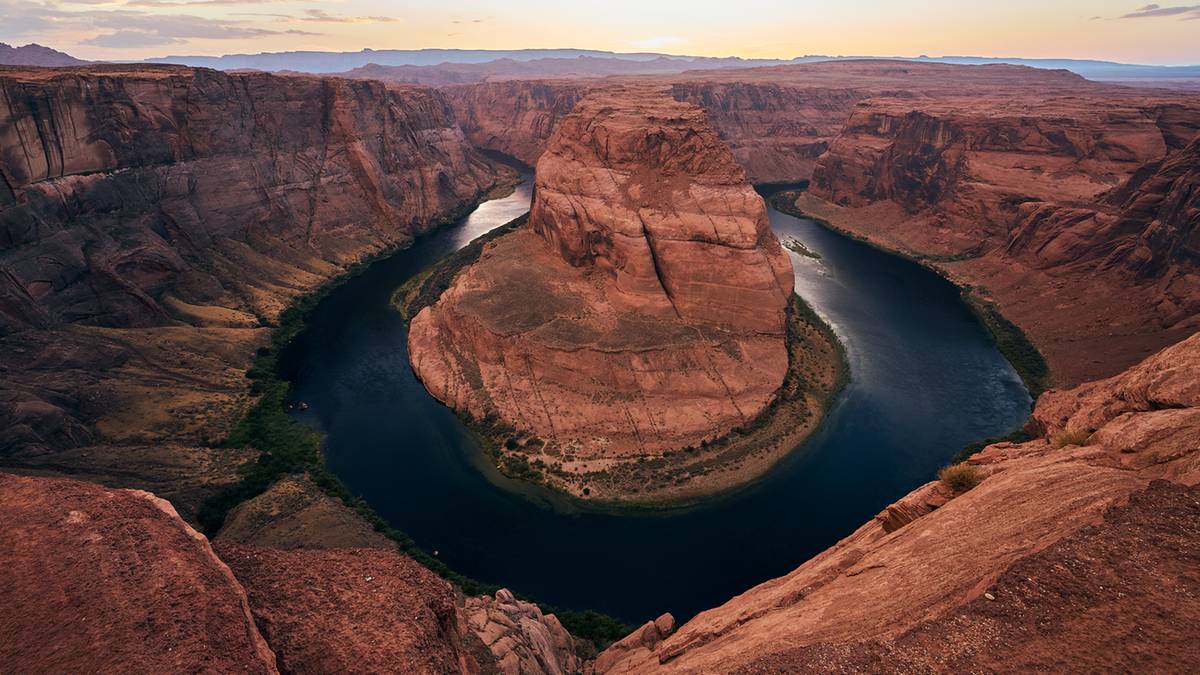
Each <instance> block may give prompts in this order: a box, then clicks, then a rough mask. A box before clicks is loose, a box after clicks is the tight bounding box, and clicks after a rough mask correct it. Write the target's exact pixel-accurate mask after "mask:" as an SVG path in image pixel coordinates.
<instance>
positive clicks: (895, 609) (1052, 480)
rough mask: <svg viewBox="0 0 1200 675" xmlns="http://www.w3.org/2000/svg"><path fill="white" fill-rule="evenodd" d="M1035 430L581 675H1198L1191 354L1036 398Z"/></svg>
mask: <svg viewBox="0 0 1200 675" xmlns="http://www.w3.org/2000/svg"><path fill="white" fill-rule="evenodd" d="M1030 430H1031V433H1033V434H1034V436H1035V437H1034V439H1033V440H1030V441H1027V442H1023V443H1000V444H996V445H992V446H989V447H988V448H986V449H984V450H983V451H982V452H980V453H979V454H977V455H975V456H974V457H972V458H971V459H970V460H969V461H968V464H967V466H968V467H969V469H966V470H965V472H966V473H967V475H969V476H970V480H969V481H967V482H966V483H965V484H960V485H959V487H958V489H957V490H956V489H955V488H952V487H950V485H949V484H948V483H943V482H933V483H929V484H927V485H924V486H922V487H920V488H918V489H916V490H914V491H913V492H912V493H910V494H909V495H907V496H906V497H904V498H903V499H901V500H900V501H898V502H896V503H895V504H892V505H891V506H889V507H888V508H887V509H885V510H884V511H883V512H882V513H880V514H879V515H878V516H876V518H875V519H874V520H872V521H871V522H868V523H867V524H865V525H863V526H862V527H861V528H859V529H858V530H857V531H856V532H854V533H853V534H852V535H850V536H849V537H847V538H846V539H844V540H842V541H841V542H839V543H838V544H837V545H836V546H834V547H832V548H830V549H828V550H827V551H825V552H824V553H822V554H820V555H818V556H817V557H815V558H813V559H812V560H810V561H809V562H807V563H805V564H804V565H802V566H800V567H799V568H797V569H796V570H795V571H793V572H791V573H790V574H787V575H785V576H782V577H780V578H778V579H773V580H771V581H768V582H766V583H764V584H761V585H759V586H756V587H755V588H752V589H750V590H748V591H747V592H745V593H743V594H742V595H740V596H738V597H736V598H734V599H732V600H730V601H729V602H728V603H726V604H724V605H722V606H720V607H717V608H715V609H712V610H709V611H706V612H703V613H701V614H700V615H698V616H697V617H696V618H694V619H692V620H691V621H689V622H688V623H686V624H684V625H683V626H682V627H680V628H679V630H678V631H676V632H675V633H674V634H673V635H670V636H669V637H667V636H665V635H663V634H662V632H661V631H652V630H649V629H650V627H651V626H652V625H651V624H648V625H647V626H646V627H643V629H642V630H640V631H639V632H638V633H635V634H634V636H631V638H626V639H625V640H622V641H621V642H619V643H617V644H615V645H614V646H613V647H612V648H610V649H609V650H607V651H606V652H604V653H603V654H601V655H600V656H599V658H598V659H597V661H596V663H595V672H597V673H654V672H669V673H705V672H739V673H778V672H809V671H829V670H835V671H847V672H859V671H869V672H914V671H916V672H924V671H930V670H932V671H942V670H946V671H958V670H963V669H973V668H982V669H984V670H989V671H993V670H994V671H998V672H1009V671H1021V670H1028V669H1035V670H1045V669H1050V670H1055V671H1058V670H1077V669H1079V668H1083V669H1100V670H1106V669H1111V668H1118V669H1126V668H1128V669H1134V670H1140V669H1148V670H1156V671H1161V672H1186V671H1189V670H1192V669H1194V668H1195V667H1196V665H1197V663H1196V660H1197V655H1196V653H1195V650H1193V649H1191V648H1190V645H1191V642H1192V641H1193V640H1194V639H1195V627H1196V625H1197V622H1198V621H1200V576H1197V573H1196V570H1197V569H1198V567H1197V565H1198V564H1200V530H1198V529H1197V525H1198V524H1200V507H1198V506H1197V500H1198V499H1200V488H1198V487H1197V484H1200V334H1197V335H1194V336H1193V337H1191V338H1189V339H1187V340H1185V341H1183V342H1181V343H1179V344H1177V345H1174V346H1172V347H1169V348H1167V349H1165V350H1163V351H1162V352H1160V353H1158V354H1156V355H1154V356H1153V357H1151V358H1149V359H1147V360H1146V361H1144V362H1143V363H1141V364H1138V365H1136V366H1134V367H1133V368H1131V369H1129V370H1128V371H1126V372H1124V373H1122V374H1120V375H1118V376H1115V377H1113V378H1111V379H1107V380H1102V381H1099V382H1091V383H1088V384H1085V385H1082V386H1080V387H1078V388H1076V389H1071V390H1066V391H1059V390H1054V391H1050V392H1047V393H1046V394H1044V395H1043V396H1042V397H1041V398H1040V399H1039V401H1038V404H1037V408H1036V410H1035V411H1034V416H1033V419H1032V420H1031V423H1030Z"/></svg>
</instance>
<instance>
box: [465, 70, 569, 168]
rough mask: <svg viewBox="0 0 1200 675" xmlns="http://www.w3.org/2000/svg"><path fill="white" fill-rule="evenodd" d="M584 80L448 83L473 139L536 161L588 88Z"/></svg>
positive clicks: (475, 142) (482, 146)
mask: <svg viewBox="0 0 1200 675" xmlns="http://www.w3.org/2000/svg"><path fill="white" fill-rule="evenodd" d="M587 89H588V85H587V84H586V83H582V82H572V81H568V80H561V81H548V82H543V81H521V80H513V81H508V82H486V83H482V84H476V85H470V86H461V87H446V88H445V89H443V90H442V91H443V92H444V93H445V95H446V98H447V99H448V100H449V101H450V104H451V105H452V106H453V107H454V113H455V116H456V117H457V119H458V122H459V125H460V126H461V127H462V129H463V132H464V133H465V134H466V135H467V138H468V139H470V140H471V142H472V143H474V144H475V145H477V146H479V147H481V148H487V149H489V150H496V151H498V152H503V153H505V154H507V155H511V156H513V157H516V158H517V159H519V160H521V161H522V162H524V163H526V164H528V165H529V166H533V165H535V164H537V161H538V157H540V156H541V154H542V151H544V150H545V149H546V144H547V143H548V142H549V141H550V136H551V135H552V134H553V133H554V129H555V127H556V126H558V123H559V121H560V120H562V119H563V118H565V117H566V116H567V115H569V114H570V113H571V111H572V110H574V108H575V104H576V103H578V102H579V99H581V98H583V96H584V94H585V93H586V92H587Z"/></svg>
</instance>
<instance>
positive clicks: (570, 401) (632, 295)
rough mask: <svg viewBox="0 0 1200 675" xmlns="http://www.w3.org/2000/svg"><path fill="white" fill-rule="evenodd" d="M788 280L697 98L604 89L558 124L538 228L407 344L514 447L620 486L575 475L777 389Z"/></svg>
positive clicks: (654, 446)
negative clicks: (506, 430) (505, 432)
mask: <svg viewBox="0 0 1200 675" xmlns="http://www.w3.org/2000/svg"><path fill="white" fill-rule="evenodd" d="M792 284H793V278H792V271H791V265H790V262H789V260H788V258H787V255H786V253H785V252H784V251H783V249H782V247H781V246H780V245H779V242H778V241H777V240H776V239H775V237H774V235H773V234H772V232H771V230H770V227H769V224H768V222H767V218H766V211H765V208H764V205H763V202H762V199H761V198H760V197H759V196H758V195H757V194H756V193H755V192H754V191H753V190H752V189H751V188H750V186H749V185H747V184H746V182H745V177H744V173H743V171H742V170H741V168H740V167H739V166H738V165H737V164H736V162H735V161H734V160H733V157H732V155H731V154H730V152H729V150H728V149H727V148H726V147H725V146H724V144H722V143H721V141H720V140H719V139H718V138H717V136H716V134H715V133H714V132H713V130H712V128H711V127H710V126H709V125H708V123H707V120H706V119H705V115H704V113H703V111H701V110H700V109H699V108H697V107H695V106H691V105H687V104H681V103H678V102H676V101H674V100H672V99H671V98H669V96H667V95H666V93H665V92H663V91H662V90H659V89H653V88H651V89H646V88H630V89H617V90H609V91H605V92H601V93H597V94H595V95H593V96H590V97H588V98H585V99H584V100H583V101H581V102H580V103H579V105H578V106H576V109H575V112H574V113H572V114H571V115H570V116H569V117H568V118H567V119H565V120H564V121H563V122H562V123H561V124H560V125H559V127H558V131H557V132H556V134H555V137H554V140H553V141H552V142H551V145H550V149H549V150H547V151H546V152H545V153H544V154H543V155H542V156H541V159H540V160H539V161H538V167H537V178H536V191H535V198H534V204H533V209H532V211H531V214H530V218H529V225H528V227H526V228H522V229H519V230H517V231H516V232H514V233H512V234H509V235H506V236H504V237H502V238H501V239H499V240H498V241H495V242H493V243H491V244H489V245H488V246H487V247H486V248H485V249H484V251H483V253H482V255H481V257H480V259H479V261H478V262H476V263H475V264H473V265H471V266H470V267H468V268H467V269H465V270H464V271H462V272H461V273H460V274H459V275H458V277H457V278H456V279H455V280H454V283H453V284H452V285H451V287H450V289H449V290H447V291H446V292H445V294H443V295H442V297H441V299H440V300H439V301H438V302H437V303H436V304H434V305H433V306H430V307H428V308H426V309H424V310H422V311H421V312H420V313H419V314H418V315H417V316H416V317H415V318H414V319H413V321H412V326H411V331H410V335H409V348H410V350H411V357H412V362H413V366H414V368H415V370H416V372H417V374H418V375H419V377H420V378H421V380H422V382H424V383H425V386H426V387H427V388H428V389H429V390H430V392H431V393H433V395H434V396H436V397H437V398H439V399H440V400H442V401H444V402H445V403H447V404H448V405H450V406H451V407H453V408H455V409H456V410H459V411H462V412H464V413H466V414H467V415H469V416H470V417H472V418H474V419H475V420H477V421H481V422H485V423H498V424H499V425H503V426H507V427H511V428H512V430H513V433H512V435H511V437H510V438H509V440H508V442H507V444H508V445H509V446H510V447H509V448H508V449H509V450H515V449H518V447H517V446H519V450H520V452H519V453H518V454H519V455H520V457H519V460H520V461H523V462H525V463H534V464H535V466H537V465H544V466H545V467H547V469H546V472H547V475H548V476H549V477H550V478H551V480H552V481H555V482H556V483H557V484H559V485H560V486H563V487H566V488H567V489H569V490H571V491H572V492H575V493H577V494H581V495H591V496H597V497H599V496H606V497H609V498H614V497H618V498H619V497H623V496H628V495H622V494H617V493H615V492H610V494H607V495H600V494H597V491H598V490H600V489H601V488H599V487H598V486H591V487H589V486H588V485H585V484H584V482H580V481H577V480H572V476H573V475H576V476H577V475H581V474H585V473H597V472H606V471H612V470H614V467H616V466H617V465H619V464H621V463H628V462H636V461H637V460H638V459H639V458H640V459H642V460H645V459H649V458H654V459H661V458H662V457H663V455H664V453H669V452H671V451H674V450H678V449H680V448H685V447H689V446H691V447H692V449H693V450H695V449H696V448H698V447H699V446H701V445H702V444H703V443H704V442H706V441H710V440H713V439H715V438H717V437H719V436H722V435H724V434H726V433H728V432H729V431H730V430H731V429H733V428H735V427H740V426H742V425H746V424H748V423H750V422H752V421H753V420H755V418H756V417H757V416H758V415H759V414H760V413H762V412H763V411H764V410H765V409H766V408H767V407H768V406H769V405H770V404H771V403H772V402H773V401H775V399H776V397H777V393H778V391H779V388H780V386H781V384H782V383H783V380H784V376H785V374H786V372H787V371H788V367H789V354H788V347H787V344H786V343H787V341H786V339H785V338H786V333H787V316H788V303H789V298H790V297H791V294H792ZM833 358H834V359H836V357H833ZM503 426H502V428H503ZM502 440H503V439H502ZM666 468H667V469H669V468H670V467H666ZM676 478H678V479H680V481H681V482H685V481H686V478H687V477H686V476H680V477H676ZM585 487H586V488H588V492H586V493H585V492H583V490H584V488H585ZM593 487H596V488H597V489H596V490H593V489H592V488H593ZM609 490H610V491H611V490H616V491H617V492H619V491H620V489H618V488H609Z"/></svg>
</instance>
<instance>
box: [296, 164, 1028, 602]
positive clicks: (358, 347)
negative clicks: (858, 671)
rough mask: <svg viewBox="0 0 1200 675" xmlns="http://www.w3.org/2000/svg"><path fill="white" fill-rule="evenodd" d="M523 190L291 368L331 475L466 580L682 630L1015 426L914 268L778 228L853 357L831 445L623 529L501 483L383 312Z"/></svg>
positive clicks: (376, 274)
mask: <svg viewBox="0 0 1200 675" xmlns="http://www.w3.org/2000/svg"><path fill="white" fill-rule="evenodd" d="M529 198H530V187H529V184H528V183H526V184H525V185H523V186H522V187H521V188H519V189H518V191H517V192H516V193H515V194H514V195H513V196H511V197H509V198H506V199H502V200H497V201H493V202H489V203H487V204H484V205H483V206H482V207H480V208H479V209H478V210H477V211H475V212H474V213H473V214H472V215H471V216H469V217H468V218H466V219H465V220H464V221H463V222H462V223H461V224H459V225H457V226H454V227H451V228H447V229H444V230H442V231H439V232H438V233H436V234H434V235H432V236H430V237H427V238H425V239H422V240H421V241H419V242H418V243H417V245H416V246H414V247H413V248H411V249H409V250H407V251H403V252H401V253H399V254H397V255H396V256H394V257H392V258H389V259H388V260H385V261H383V262H380V263H378V264H377V265H375V266H373V267H372V268H371V269H369V270H368V271H367V273H366V274H364V275H363V276H361V277H359V278H357V279H355V280H353V281H351V282H349V283H347V284H345V285H344V286H342V287H340V288H339V289H338V290H337V291H335V292H334V293H333V294H331V295H330V296H329V297H328V298H327V299H326V300H325V301H324V302H323V303H322V304H321V306H320V307H318V309H317V310H316V312H315V313H314V315H313V317H312V321H311V325H310V328H309V329H308V330H307V331H306V332H305V333H304V334H303V335H302V336H301V337H300V338H299V339H298V340H297V341H296V342H295V343H294V344H293V346H292V348H291V349H290V350H289V351H288V353H287V354H286V355H285V359H284V362H285V366H284V368H285V374H286V375H287V376H288V377H289V378H290V379H291V380H292V382H293V383H294V386H295V389H296V393H297V396H298V398H300V399H301V400H303V401H306V402H307V403H309V404H310V406H311V407H310V409H309V410H308V411H307V412H305V413H304V417H305V419H306V420H307V421H309V422H310V423H312V424H314V425H315V426H317V427H318V428H320V429H321V430H322V431H324V432H325V433H326V434H327V443H326V457H327V461H328V464H329V466H330V468H331V469H332V470H333V471H334V472H336V473H337V474H338V475H339V476H340V477H341V478H342V479H343V480H344V481H345V482H346V484H347V485H349V487H350V488H351V489H352V490H354V491H355V492H357V493H359V494H361V495H363V496H364V497H365V498H366V499H367V501H368V502H369V503H370V504H371V505H372V506H373V507H374V508H375V509H376V510H377V511H378V512H379V513H380V514H381V515H383V516H384V517H385V518H387V519H388V520H389V521H390V522H391V523H392V524H393V525H394V526H395V527H397V528H398V529H400V530H403V531H405V532H407V533H408V534H410V535H411V536H412V537H413V538H414V539H415V540H416V541H417V542H418V543H419V544H421V545H422V546H423V547H424V548H426V549H427V550H429V551H435V550H436V551H438V555H439V556H440V557H441V558H442V559H443V560H445V561H446V562H447V563H448V564H449V565H450V566H451V567H452V568H454V569H456V570H458V571H459V572H462V573H463V574H466V575H469V576H472V577H475V578H478V579H480V580H483V581H488V582H493V583H497V584H502V585H505V586H508V587H510V588H513V589H515V590H518V591H520V592H523V593H527V594H530V595H532V596H534V597H536V598H538V599H539V600H543V601H545V602H548V603H552V604H555V605H562V606H567V607H573V608H594V609H598V610H601V611H604V612H608V613H610V614H613V615H616V616H618V617H620V618H623V619H625V620H627V621H630V622H640V621H644V620H646V619H648V618H652V617H654V616H656V615H658V614H659V613H661V612H663V611H671V612H673V613H674V614H675V616H676V617H677V618H679V619H684V618H687V617H690V616H691V615H693V614H694V613H696V612H697V611H699V610H701V609H705V608H708V607H712V606H714V605H717V604H719V603H721V602H724V601H725V600H727V599H729V598H730V597H732V596H733V595H736V594H737V593H740V592H742V591H744V590H746V589H747V588H749V587H750V586H752V585H754V584H756V583H759V582H761V581H764V580H766V579H769V578H771V577H774V576H778V575H780V574H783V573H785V572H787V571H789V570H791V569H793V568H795V567H796V566H797V565H798V564H799V563H801V562H803V561H804V560H805V559H807V558H809V557H811V556H812V555H814V554H816V553H818V552H820V551H821V550H823V549H825V548H827V547H828V546H830V545H831V544H833V543H835V542H836V541H837V540H838V539H840V538H841V537H844V536H845V535H847V534H849V533H850V532H852V531H853V530H854V529H855V528H856V527H857V526H858V525H860V524H861V523H863V522H864V521H865V520H867V519H868V518H870V517H872V516H873V515H875V514H876V513H877V512H879V510H881V509H882V508H883V507H884V506H886V505H887V504H888V503H890V502H892V501H894V500H895V499H896V498H898V497H900V496H901V495H903V494H905V493H906V492H908V491H909V490H911V489H912V488H913V487H915V486H917V485H919V484H921V483H923V482H925V481H927V480H929V479H931V478H932V477H933V476H934V474H935V473H936V471H937V469H938V468H939V467H940V466H942V465H944V464H945V463H946V461H947V460H948V459H949V458H950V457H951V456H952V455H953V454H954V453H955V452H957V451H958V450H959V449H960V448H961V447H962V446H964V445H966V444H967V443H970V442H973V441H976V440H979V439H982V438H985V437H989V436H997V435H1001V434H1004V433H1007V432H1009V431H1011V430H1013V429H1015V428H1016V427H1018V426H1019V425H1021V424H1022V423H1023V422H1024V420H1025V418H1026V416H1027V414H1028V409H1029V396H1028V394H1027V393H1026V391H1025V389H1024V388H1023V387H1022V385H1021V383H1020V380H1019V379H1018V378H1017V376H1016V374H1015V373H1014V372H1013V370H1012V368H1011V367H1010V366H1009V364H1008V363H1007V362H1006V361H1005V360H1004V359H1003V357H1001V355H1000V354H999V353H998V352H997V351H996V349H995V348H994V347H993V346H992V344H991V342H990V341H989V340H988V337H987V335H986V333H985V332H984V330H983V328H982V327H981V326H980V325H979V323H978V322H977V321H976V320H975V319H974V317H973V316H972V315H971V313H970V311H969V310H968V309H967V308H966V306H965V305H963V303H962V302H961V301H960V300H959V297H958V292H957V290H956V289H955V288H954V287H953V286H952V285H950V284H949V283H948V282H946V281H944V280H943V279H941V278H940V277H938V276H937V275H935V274H933V273H930V272H928V271H926V270H924V269H922V268H921V267H919V266H918V265H916V264H914V263H911V262H908V261H905V260H902V259H900V258H896V257H893V256H889V255H887V254H884V253H882V252H880V251H876V250H874V249H872V248H870V247H868V246H866V245H864V244H861V243H859V242H856V241H854V240H852V239H849V238H847V237H843V236H841V235H838V234H835V233H832V232H829V231H827V230H825V229H823V228H821V227H820V226H818V225H816V224H815V223H813V222H810V221H806V220H801V219H797V218H793V217H790V216H787V215H784V214H782V213H778V212H775V211H772V212H771V224H772V226H773V227H774V228H775V231H776V232H777V233H778V234H779V236H780V238H785V237H788V236H794V237H796V238H798V239H800V240H801V241H802V242H804V244H805V245H807V247H808V248H809V249H811V250H813V251H815V252H817V253H819V254H820V255H821V256H822V257H821V259H820V260H814V259H812V258H808V257H800V256H796V255H793V259H792V262H793V264H794V266H795V268H796V290H797V291H798V292H799V293H800V294H801V295H802V296H803V297H804V298H806V299H807V300H808V301H809V303H810V304H812V305H813V306H814V307H815V308H816V309H817V311H819V312H820V313H821V314H822V315H823V316H824V317H825V318H826V319H827V320H828V321H829V322H830V323H831V324H832V325H833V326H834V329H835V330H836V331H837V333H838V335H839V336H840V337H841V338H842V340H843V342H844V343H845V345H846V349H847V353H848V357H849V360H850V367H851V373H852V380H851V383H850V385H849V386H848V387H847V388H846V390H845V392H844V394H843V396H842V398H841V400H840V401H839V403H838V404H837V406H836V407H835V409H834V410H833V412H832V413H831V414H830V415H829V416H828V417H827V418H826V420H825V422H824V423H823V424H822V426H821V428H820V429H819V430H818V432H817V433H816V434H815V435H814V436H813V437H812V438H810V439H809V440H808V441H807V442H806V443H805V444H804V445H803V446H802V447H801V448H799V449H798V450H797V451H796V452H794V453H793V454H792V455H791V456H790V457H789V458H787V459H786V460H784V461H783V462H782V463H781V464H780V465H779V466H778V467H777V468H776V469H775V470H774V471H773V472H772V473H771V474H770V475H769V476H767V477H766V478H765V479H763V480H762V481H760V482H758V483H757V484H755V485H754V486H752V487H750V488H748V489H746V490H743V491H740V492H738V493H735V494H732V495H729V496H726V497H722V498H719V499H716V500H714V501H712V502H711V503H708V504H705V505H704V506H701V507H698V508H693V509H690V510H687V511H677V512H665V513H640V514H612V513H596V512H586V511H580V510H579V509H574V508H569V507H564V506H563V505H562V504H557V505H554V504H549V503H547V502H546V501H545V500H538V499H530V498H528V497H527V496H521V495H518V494H516V493H514V492H513V491H511V490H508V489H505V488H504V487H501V486H500V485H498V483H503V482H504V481H503V480H501V479H499V478H498V477H496V476H494V475H491V476H489V475H488V473H489V472H488V471H487V469H486V467H480V462H479V461H477V460H478V452H477V450H476V448H475V446H474V444H473V441H472V440H471V439H470V437H469V435H468V434H467V433H466V431H465V430H464V429H463V428H462V426H461V424H460V423H459V421H458V419H457V418H456V417H455V416H454V415H453V414H452V413H450V411H448V410H447V409H446V408H444V407H442V406H441V405H440V404H438V403H437V402H436V401H435V400H434V399H433V398H431V397H430V396H429V395H428V394H427V393H426V392H425V390H424V388H423V387H422V386H421V384H420V383H419V382H418V381H417V380H416V379H415V377H414V376H413V373H412V370H411V369H410V368H409V365H408V354H407V351H406V349H405V339H406V334H405V326H404V323H403V322H402V321H401V320H400V318H399V317H398V316H397V315H396V314H394V313H393V312H392V311H391V310H390V309H389V307H388V299H389V296H390V294H391V293H392V291H393V290H394V289H395V288H396V287H397V286H398V285H400V284H401V283H402V282H403V281H404V280H405V279H407V278H408V277H409V276H410V275H411V274H413V273H415V272H417V271H419V270H420V269H422V268H424V267H425V266H426V265H428V264H430V263H431V262H433V261H435V260H437V259H438V258H440V257H442V256H444V255H446V254H447V253H449V252H451V251H453V250H456V249H457V248H459V247H461V246H463V245H465V244H466V243H467V242H469V241H470V240H471V239H473V238H475V237H477V236H479V235H480V234H482V233H484V232H486V231H488V230H490V229H491V228H493V227H496V226H498V225H502V224H504V223H505V222H508V221H509V220H511V219H512V218H515V217H517V216H519V215H520V214H521V213H523V212H524V211H525V210H526V209H527V208H528V205H529Z"/></svg>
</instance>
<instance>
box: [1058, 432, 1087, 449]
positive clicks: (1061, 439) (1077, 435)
mask: <svg viewBox="0 0 1200 675" xmlns="http://www.w3.org/2000/svg"><path fill="white" fill-rule="evenodd" d="M1091 437H1092V432H1090V431H1088V430H1087V429H1067V430H1064V431H1063V432H1062V433H1060V434H1058V435H1057V436H1055V437H1054V447H1056V448H1061V447H1064V446H1067V445H1087V442H1088V439H1089V438H1091Z"/></svg>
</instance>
